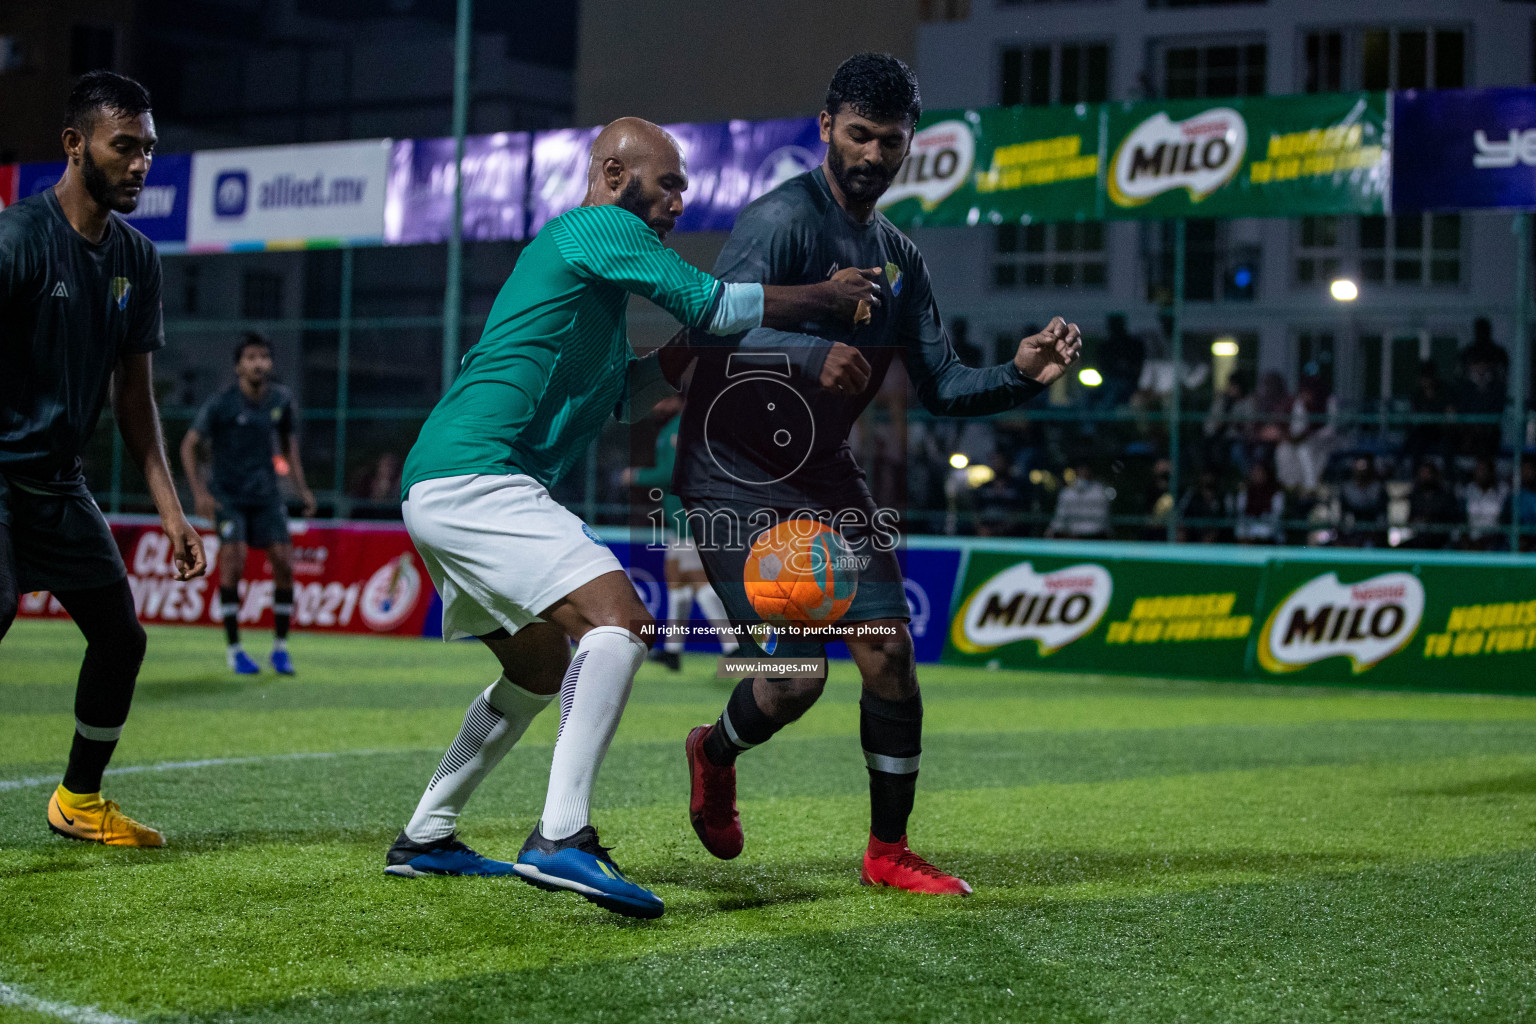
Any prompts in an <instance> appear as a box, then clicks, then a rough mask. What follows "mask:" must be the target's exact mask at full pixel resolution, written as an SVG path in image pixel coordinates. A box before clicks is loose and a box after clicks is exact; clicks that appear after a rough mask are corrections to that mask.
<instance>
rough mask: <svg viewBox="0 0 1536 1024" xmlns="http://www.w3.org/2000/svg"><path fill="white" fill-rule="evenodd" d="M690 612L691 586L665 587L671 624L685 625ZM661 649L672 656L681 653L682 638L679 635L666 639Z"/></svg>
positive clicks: (691, 601)
mask: <svg viewBox="0 0 1536 1024" xmlns="http://www.w3.org/2000/svg"><path fill="white" fill-rule="evenodd" d="M691 611H693V585H692V584H691V583H679V584H678V585H677V586H675V587H671V586H669V587H667V618H668V619H670V620H671V621H672V622H676V623H686V622H687V621H688V613H689V612H691ZM661 649H662V650H664V651H670V652H671V653H673V654H678V653H681V652H682V649H683V637H682V636H681V635H675V636H669V637H667V639H666V641H665V642H664V643H663V644H662V645H661Z"/></svg>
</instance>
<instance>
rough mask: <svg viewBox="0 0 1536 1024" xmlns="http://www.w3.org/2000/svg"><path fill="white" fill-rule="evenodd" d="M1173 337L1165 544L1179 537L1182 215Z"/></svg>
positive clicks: (1176, 231) (1176, 237) (1177, 230)
mask: <svg viewBox="0 0 1536 1024" xmlns="http://www.w3.org/2000/svg"><path fill="white" fill-rule="evenodd" d="M1170 333H1171V334H1172V335H1173V336H1172V337H1171V338H1169V339H1168V347H1169V350H1170V355H1171V356H1172V357H1173V395H1172V398H1171V399H1170V401H1169V402H1168V461H1169V462H1170V463H1171V465H1170V466H1169V470H1168V496H1169V497H1170V498H1171V499H1172V501H1173V504H1172V506H1171V507H1170V508H1169V509H1168V543H1170V544H1173V543H1175V542H1177V541H1178V539H1179V478H1180V473H1179V459H1180V457H1181V453H1180V444H1179V434H1180V433H1181V432H1182V428H1183V426H1184V218H1183V217H1180V218H1179V219H1178V220H1176V221H1174V222H1173V329H1172V331H1171V332H1170Z"/></svg>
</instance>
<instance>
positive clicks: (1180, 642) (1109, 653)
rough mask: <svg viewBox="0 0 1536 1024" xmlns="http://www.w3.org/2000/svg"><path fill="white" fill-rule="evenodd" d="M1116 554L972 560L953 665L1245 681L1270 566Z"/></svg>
mask: <svg viewBox="0 0 1536 1024" xmlns="http://www.w3.org/2000/svg"><path fill="white" fill-rule="evenodd" d="M1116 547H1126V546H1124V545H1112V544H1092V545H1090V544H1073V545H1047V544H1041V545H1031V548H1038V551H1039V553H1038V554H1036V553H1035V552H1034V551H1033V550H1031V551H1030V552H1029V553H1028V554H1027V555H1022V554H1020V553H1013V552H1009V553H1004V552H1001V551H988V550H976V549H973V550H972V551H971V552H970V553H969V555H968V557H967V558H966V560H965V563H964V567H963V569H962V571H961V579H960V586H959V588H958V590H957V592H956V598H955V608H956V611H955V614H954V616H953V618H952V620H951V622H950V629H949V636H948V638H947V641H946V644H945V648H944V660H945V661H948V662H953V663H957V664H967V665H988V664H992V663H994V662H995V663H996V665H997V666H999V667H1002V666H1006V667H1009V668H1037V669H1041V670H1044V671H1053V672H1055V671H1061V672H1074V671H1075V672H1128V673H1136V674H1139V675H1147V674H1153V675H1156V674H1163V673H1166V674H1169V675H1172V674H1175V673H1174V668H1173V666H1175V665H1177V666H1180V668H1179V670H1178V674H1181V675H1192V676H1200V677H1214V678H1226V677H1236V676H1240V675H1241V674H1242V673H1243V665H1244V660H1245V657H1246V653H1247V647H1248V637H1249V634H1250V633H1251V632H1252V630H1253V608H1254V605H1255V603H1256V601H1257V600H1258V596H1259V589H1260V583H1261V577H1262V573H1263V562H1262V560H1257V559H1256V560H1250V562H1249V564H1228V565H1211V564H1208V563H1201V562H1182V561H1181V562H1178V563H1177V564H1170V563H1168V562H1160V561H1150V560H1143V559H1135V558H1127V557H1124V556H1123V555H1121V554H1119V553H1118V552H1116V551H1115V548H1116ZM1053 548H1061V549H1065V550H1063V551H1062V553H1060V554H1058V553H1056V552H1055V551H1054V550H1053ZM1071 550H1076V551H1080V552H1081V555H1079V556H1076V557H1074V556H1073V555H1072V554H1069V553H1067V552H1068V551H1071ZM1106 556H1107V557H1106ZM1153 665H1163V666H1165V667H1164V668H1153V667H1152V666H1153Z"/></svg>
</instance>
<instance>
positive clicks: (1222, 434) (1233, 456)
mask: <svg viewBox="0 0 1536 1024" xmlns="http://www.w3.org/2000/svg"><path fill="white" fill-rule="evenodd" d="M1257 408H1258V406H1257V405H1256V404H1255V401H1254V396H1253V395H1252V394H1250V393H1249V390H1248V381H1247V378H1246V377H1244V375H1243V374H1241V373H1236V372H1234V373H1233V374H1232V375H1231V376H1229V377H1228V378H1227V384H1226V387H1224V388H1222V389H1221V390H1219V391H1217V392H1215V393H1214V394H1213V395H1212V396H1211V411H1210V413H1209V414H1208V415H1207V416H1206V417H1205V428H1204V433H1205V459H1206V461H1207V462H1211V463H1215V464H1216V465H1218V466H1224V467H1225V466H1231V467H1233V468H1235V469H1236V470H1237V471H1238V472H1240V473H1246V472H1247V471H1248V446H1247V439H1248V433H1249V431H1251V430H1252V429H1253V427H1254V422H1253V415H1254V412H1255V410H1256V409H1257Z"/></svg>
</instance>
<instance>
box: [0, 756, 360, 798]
mask: <svg viewBox="0 0 1536 1024" xmlns="http://www.w3.org/2000/svg"><path fill="white" fill-rule="evenodd" d="M376 753H378V751H376V750H343V751H336V752H330V751H326V752H321V753H316V754H265V755H262V756H258V757H209V758H205V759H203V760H201V761H161V762H160V763H159V764H132V765H128V766H127V767H125V768H108V769H107V770H106V772H105V773H104V774H106V775H137V774H139V773H140V772H170V771H178V770H180V769H183V768H219V767H223V766H224V765H230V764H265V763H268V762H272V761H308V760H314V759H317V758H329V757H354V756H363V755H367V754H376ZM57 784H58V776H56V775H50V776H48V777H47V778H35V779H0V793H5V792H9V791H10V790H13V789H26V788H28V787H30V786H47V785H57Z"/></svg>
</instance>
